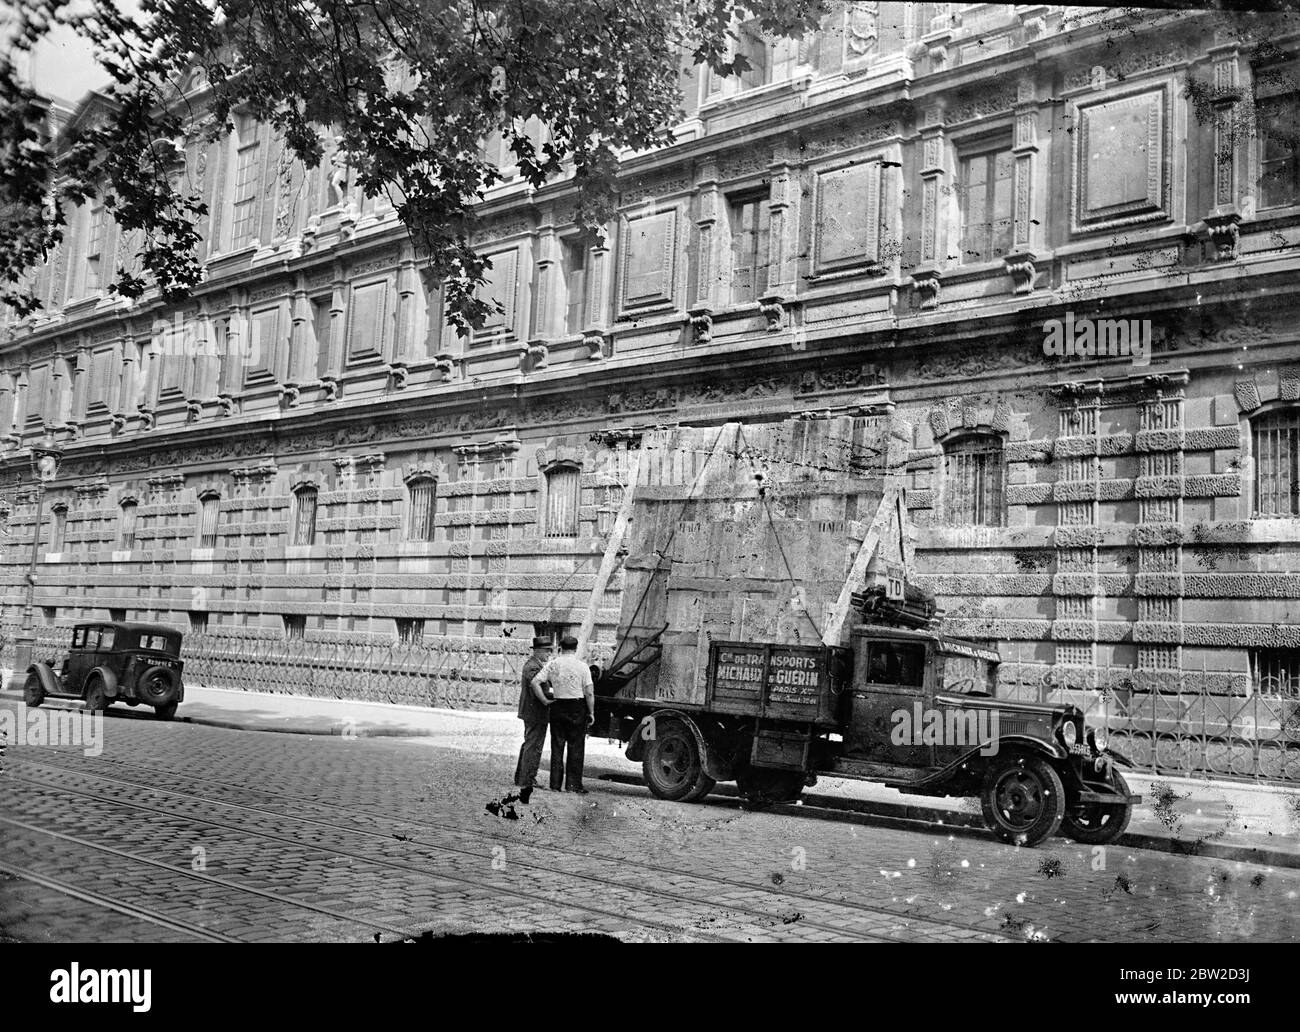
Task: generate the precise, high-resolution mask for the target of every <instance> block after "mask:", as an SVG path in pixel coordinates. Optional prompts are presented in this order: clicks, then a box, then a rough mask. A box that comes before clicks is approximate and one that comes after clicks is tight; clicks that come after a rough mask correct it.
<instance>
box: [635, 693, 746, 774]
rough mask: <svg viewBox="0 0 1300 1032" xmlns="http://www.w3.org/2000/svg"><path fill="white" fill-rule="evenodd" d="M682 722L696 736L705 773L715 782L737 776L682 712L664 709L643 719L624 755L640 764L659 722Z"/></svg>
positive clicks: (696, 726) (693, 722)
mask: <svg viewBox="0 0 1300 1032" xmlns="http://www.w3.org/2000/svg"><path fill="white" fill-rule="evenodd" d="M669 718H672V719H673V720H680V721H681V722H682V723H683V724H685V725H686V726H687V727H688V728H690V731H691V734H692V735H694V736H695V746H696V748H698V749H699V750H700V760H701V762H702V764H703V766H704V772H705V773H706V774H708V775H709V777H711V778H713V780H714V781H730V780H731V779H732V778H733V777H734V776H735V775H734V773H733V772H732V771H731V769H730V768H729V767H727V766H726V764H725V762H724V761H723V760H722V759H721V757H719V756H718V755H717V752H716V751H715V750H711V749H710V748H709V743H708V741H707V740H706V739H705V737H704V734H703V732H701V731H700V728H699V725H698V724H696V723H695V721H694V720H692V719H691V718H690V717H689V716H687V715H686V714H685V713H683V712H682V711H681V710H673V709H662V710H655V711H654V712H653V713H651V714H650V715H649V716H645V717H642V718H641V720H640V721H639V722H638V723H637V726H636V730H635V731H633V732H632V737H631V738H630V739H628V744H627V750H626V751H625V752H624V753H623V755H624V756H626V757H627V758H628V759H629V760H634V761H636V762H638V763H639V762H640V761H641V760H642V759H644V758H645V743H646V742H647V741H649V740H650V738H652V737H654V735H653V732H652V731H650V729H651V728H653V727H654V723H655V721H657V720H667V719H669Z"/></svg>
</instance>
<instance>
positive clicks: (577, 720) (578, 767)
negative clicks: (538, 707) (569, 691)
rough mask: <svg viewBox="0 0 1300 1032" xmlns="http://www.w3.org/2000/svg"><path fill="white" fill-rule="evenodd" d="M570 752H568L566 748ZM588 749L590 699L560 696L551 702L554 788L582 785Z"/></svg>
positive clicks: (552, 777)
mask: <svg viewBox="0 0 1300 1032" xmlns="http://www.w3.org/2000/svg"><path fill="white" fill-rule="evenodd" d="M566 748H567V750H568V755H567V756H566V755H565V750H566ZM586 752H587V702H586V700H585V699H558V700H556V701H555V702H553V703H551V788H552V789H553V790H555V791H557V792H558V791H559V790H560V784H561V778H563V783H564V787H565V788H568V789H578V788H581V787H582V761H583V758H584V757H585V755H586Z"/></svg>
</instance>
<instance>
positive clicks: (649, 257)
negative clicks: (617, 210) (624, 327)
mask: <svg viewBox="0 0 1300 1032" xmlns="http://www.w3.org/2000/svg"><path fill="white" fill-rule="evenodd" d="M676 258H677V210H676V209H675V208H674V209H672V210H670V211H660V212H654V213H652V214H647V215H632V216H628V217H627V218H626V219H625V221H624V224H623V255H622V262H621V270H622V279H623V282H622V290H621V292H620V298H619V307H620V309H621V310H622V311H623V312H628V311H636V310H641V309H646V308H669V307H675V306H676V304H677V299H676V279H677V277H676V268H677V261H676Z"/></svg>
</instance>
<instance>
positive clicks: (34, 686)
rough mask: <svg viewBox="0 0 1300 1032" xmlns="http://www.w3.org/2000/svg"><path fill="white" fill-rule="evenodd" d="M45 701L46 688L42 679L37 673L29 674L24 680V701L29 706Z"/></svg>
mask: <svg viewBox="0 0 1300 1032" xmlns="http://www.w3.org/2000/svg"><path fill="white" fill-rule="evenodd" d="M44 701H45V688H44V686H43V685H42V684H41V679H40V678H39V677H37V676H36V675H35V674H28V675H27V680H26V681H24V682H23V702H24V703H25V704H26V705H28V706H39V705H40V704H41V703H42V702H44Z"/></svg>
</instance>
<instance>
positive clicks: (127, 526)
mask: <svg viewBox="0 0 1300 1032" xmlns="http://www.w3.org/2000/svg"><path fill="white" fill-rule="evenodd" d="M121 544H122V548H123V550H125V551H128V552H129V551H130V550H131V549H133V548H134V547H135V502H123V503H122V542H121Z"/></svg>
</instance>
